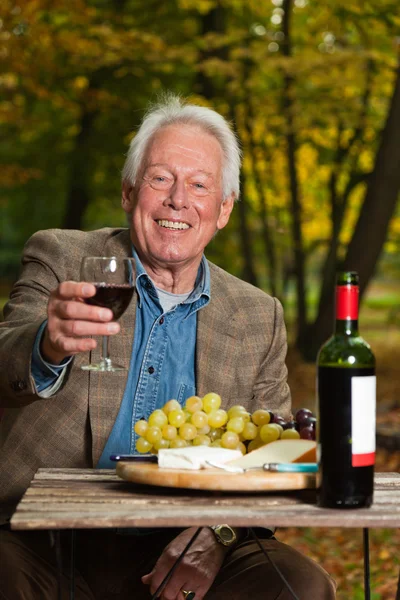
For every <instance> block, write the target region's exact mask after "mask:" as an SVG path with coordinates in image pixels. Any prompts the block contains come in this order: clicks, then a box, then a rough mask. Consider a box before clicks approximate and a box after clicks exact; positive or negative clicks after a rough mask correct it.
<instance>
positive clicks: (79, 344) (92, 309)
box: [40, 281, 120, 364]
mask: <svg viewBox="0 0 400 600" xmlns="http://www.w3.org/2000/svg"><path fill="white" fill-rule="evenodd" d="M95 293H96V288H95V286H94V285H92V284H91V283H84V282H82V283H77V282H75V281H65V282H63V283H60V285H59V286H58V287H57V288H56V289H55V290H54V291H53V292H52V293H51V294H50V298H49V302H48V306H47V318H48V321H47V327H46V329H45V332H44V335H43V338H42V344H41V348H40V350H41V353H42V356H43V358H44V359H45V360H47V361H48V362H50V363H51V364H59V363H60V362H61V361H62V360H64V358H67V357H68V356H72V355H73V354H78V353H79V352H87V351H89V350H93V349H94V348H96V345H97V342H96V340H94V339H92V338H90V337H88V336H92V335H96V336H97V335H113V334H115V333H118V332H119V330H120V326H119V324H118V323H115V322H112V323H111V322H110V321H112V318H113V314H112V311H111V310H109V309H108V308H100V307H99V306H91V305H89V304H86V303H85V301H84V300H85V298H90V297H91V296H94V295H95Z"/></svg>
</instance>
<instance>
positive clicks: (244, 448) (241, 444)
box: [235, 442, 247, 455]
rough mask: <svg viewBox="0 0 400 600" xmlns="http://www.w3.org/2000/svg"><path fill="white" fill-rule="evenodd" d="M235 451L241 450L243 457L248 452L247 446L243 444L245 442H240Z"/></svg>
mask: <svg viewBox="0 0 400 600" xmlns="http://www.w3.org/2000/svg"><path fill="white" fill-rule="evenodd" d="M235 450H240V452H241V453H242V454H243V455H244V454H246V452H247V449H246V446H245V445H244V444H243V442H239V443H238V445H237V446H236V448H235Z"/></svg>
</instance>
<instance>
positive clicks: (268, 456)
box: [227, 440, 317, 469]
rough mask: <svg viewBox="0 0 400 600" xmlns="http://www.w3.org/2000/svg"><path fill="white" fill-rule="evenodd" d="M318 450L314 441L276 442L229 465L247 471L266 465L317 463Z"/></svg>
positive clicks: (232, 461) (230, 462)
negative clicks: (249, 468) (250, 468)
mask: <svg viewBox="0 0 400 600" xmlns="http://www.w3.org/2000/svg"><path fill="white" fill-rule="evenodd" d="M316 448H317V443H316V442H314V441H313V440H276V441H275V442H271V443H270V444H266V445H265V446H261V448H257V450H253V451H252V452H249V454H245V456H242V457H240V458H238V459H235V460H231V461H229V463H227V464H229V465H233V466H238V467H243V468H244V469H247V468H248V467H262V465H264V464H265V463H299V462H316V460H317V453H316Z"/></svg>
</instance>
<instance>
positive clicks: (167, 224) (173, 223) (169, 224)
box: [157, 220, 189, 229]
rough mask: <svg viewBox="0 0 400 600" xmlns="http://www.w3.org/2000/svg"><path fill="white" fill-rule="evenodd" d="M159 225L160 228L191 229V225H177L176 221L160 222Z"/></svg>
mask: <svg viewBox="0 0 400 600" xmlns="http://www.w3.org/2000/svg"><path fill="white" fill-rule="evenodd" d="M157 224H158V225H159V226H160V227H167V228H168V229H189V225H188V224H187V223H177V222H176V221H164V220H162V221H161V220H158V221H157Z"/></svg>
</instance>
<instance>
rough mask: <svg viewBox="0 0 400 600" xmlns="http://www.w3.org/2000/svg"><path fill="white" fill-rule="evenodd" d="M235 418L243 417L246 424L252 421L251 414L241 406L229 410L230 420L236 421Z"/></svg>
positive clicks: (237, 405) (236, 405)
mask: <svg viewBox="0 0 400 600" xmlns="http://www.w3.org/2000/svg"><path fill="white" fill-rule="evenodd" d="M235 417H241V418H242V419H243V421H244V422H245V423H246V422H247V421H250V413H249V412H248V411H247V410H246V409H245V407H244V406H242V405H241V404H235V405H234V406H231V407H230V409H229V410H228V419H234V418H235Z"/></svg>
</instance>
